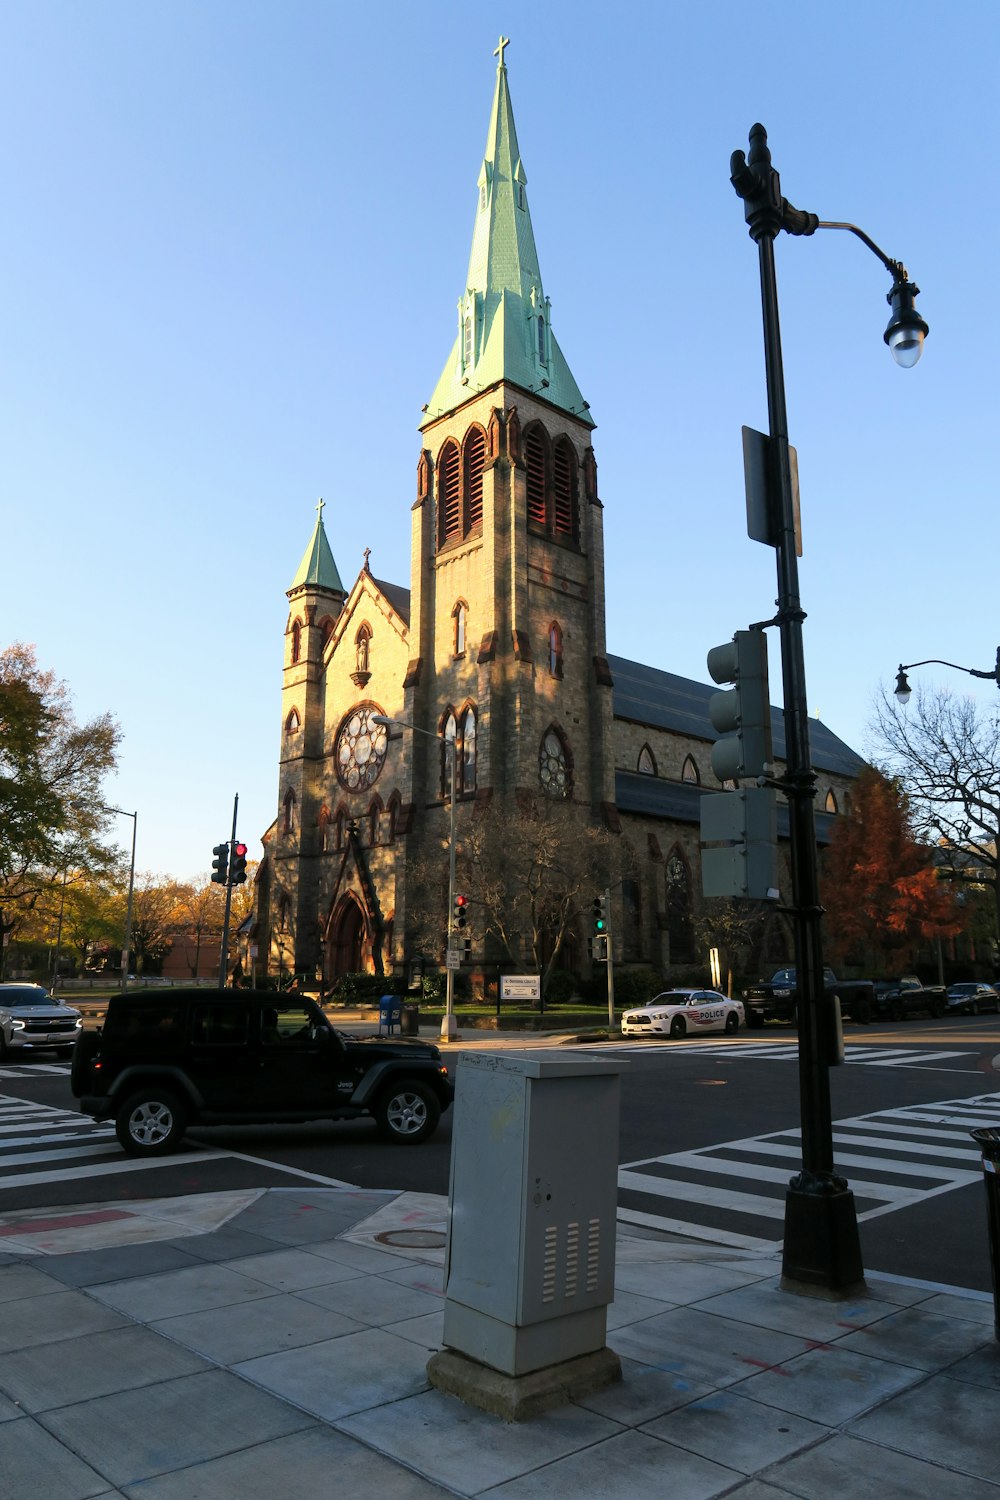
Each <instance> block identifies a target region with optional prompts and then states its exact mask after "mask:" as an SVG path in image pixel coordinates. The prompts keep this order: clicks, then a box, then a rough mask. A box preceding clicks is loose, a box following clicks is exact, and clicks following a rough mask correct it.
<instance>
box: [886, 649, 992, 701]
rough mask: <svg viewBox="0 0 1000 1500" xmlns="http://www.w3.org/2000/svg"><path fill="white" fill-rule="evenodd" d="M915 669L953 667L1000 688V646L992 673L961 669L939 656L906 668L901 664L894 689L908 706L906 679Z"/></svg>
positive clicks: (907, 684) (913, 662)
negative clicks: (982, 678)
mask: <svg viewBox="0 0 1000 1500" xmlns="http://www.w3.org/2000/svg"><path fill="white" fill-rule="evenodd" d="M914 667H951V668H952V669H953V670H954V671H956V672H966V673H968V675H969V676H970V677H984V678H985V679H986V680H987V682H995V683H996V685H997V687H998V688H1000V646H998V647H997V662H996V666H995V667H994V668H993V670H992V672H979V671H977V670H976V668H975V667H960V666H959V665H958V663H957V662H954V661H942V660H941V658H940V657H939V656H929V657H928V658H927V660H926V661H911V662H910V663H909V664H908V665H906V666H904V665H903V663H902V662H900V664H899V671H898V672H897V673H896V686H895V689H894V691H895V694H896V697H897V698H898V699H899V701H900V703H903V704H906V703H909V701H910V684H909V682H908V681H907V679H906V674H907V672H912V671H913V668H914Z"/></svg>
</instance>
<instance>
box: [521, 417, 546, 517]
mask: <svg viewBox="0 0 1000 1500" xmlns="http://www.w3.org/2000/svg"><path fill="white" fill-rule="evenodd" d="M545 459H546V452H545V434H544V432H543V431H542V428H541V427H540V426H539V425H538V423H537V422H536V423H534V424H533V425H532V426H531V427H529V428H528V430H527V432H526V433H525V435H524V466H525V489H526V492H527V497H528V521H529V522H530V524H531V525H532V526H541V527H544V526H545V522H546V519H547V517H546V511H547V506H546V502H545V494H546V490H547V488H548V486H547V484H546V476H545V470H546V467H547V466H546V462H545Z"/></svg>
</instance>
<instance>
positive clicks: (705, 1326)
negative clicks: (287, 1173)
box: [0, 1187, 1000, 1500]
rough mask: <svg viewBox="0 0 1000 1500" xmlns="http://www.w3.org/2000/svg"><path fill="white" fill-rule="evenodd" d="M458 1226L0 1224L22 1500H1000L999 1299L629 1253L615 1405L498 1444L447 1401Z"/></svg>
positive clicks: (279, 1215) (719, 1254)
mask: <svg viewBox="0 0 1000 1500" xmlns="http://www.w3.org/2000/svg"><path fill="white" fill-rule="evenodd" d="M446 1211H447V1204H446V1202H445V1200H444V1199H441V1198H436V1197H423V1196H420V1195H415V1194H407V1193H403V1194H400V1193H392V1192H384V1193H382V1192H367V1191H360V1190H359V1191H354V1190H337V1189H328V1188H314V1187H304V1188H298V1187H297V1188H291V1189H283V1188H282V1189H269V1190H263V1191H251V1192H245V1193H231V1194H209V1195H204V1196H203V1197H191V1198H179V1199H172V1200H159V1201H150V1202H147V1203H129V1204H120V1205H117V1204H108V1203H103V1204H96V1205H92V1206H91V1207H89V1208H81V1207H79V1206H76V1207H74V1208H67V1209H64V1210H59V1209H47V1210H40V1211H38V1212H35V1213H32V1214H19V1215H16V1216H11V1217H10V1218H7V1219H0V1303H2V1304H3V1305H2V1307H0V1497H2V1500H38V1497H42V1500H84V1497H95V1500H96V1497H112V1496H130V1497H136V1500H139V1497H142V1500H274V1496H276V1495H286V1494H287V1495H294V1496H303V1497H307V1496H323V1495H334V1494H336V1495H338V1496H344V1497H349V1500H430V1497H432V1496H444V1495H459V1496H481V1495H490V1496H497V1497H499V1496H503V1497H505V1500H527V1497H534V1496H539V1497H540V1496H545V1497H546V1500H559V1497H561V1496H567V1497H569V1496H571V1497H573V1500H577V1497H579V1496H581V1495H585V1496H591V1495H593V1496H598V1497H601V1500H616V1497H619V1496H620V1497H622V1500H624V1497H628V1500H646V1497H649V1500H653V1497H656V1500H663V1496H664V1495H669V1496H670V1497H671V1500H706V1497H710V1496H716V1495H733V1496H739V1497H741V1500H781V1497H788V1496H789V1495H791V1496H801V1497H808V1500H832V1497H837V1500H841V1497H844V1500H862V1497H872V1496H877V1497H878V1500H904V1497H905V1500H914V1497H916V1500H987V1497H989V1500H1000V1464H998V1459H997V1441H996V1433H997V1411H998V1409H1000V1408H998V1391H1000V1345H998V1344H997V1343H996V1342H995V1340H994V1336H993V1304H992V1299H990V1298H987V1297H984V1296H983V1295H982V1294H981V1293H971V1292H963V1291H960V1290H956V1289H951V1288H935V1287H929V1286H926V1285H918V1284H915V1283H912V1282H905V1281H901V1280H898V1279H892V1278H889V1277H883V1276H877V1275H871V1276H869V1280H868V1287H869V1290H868V1294H867V1295H865V1296H862V1297H859V1298H858V1299H856V1300H854V1301H851V1302H846V1303H831V1302H826V1301H822V1300H816V1299H811V1298H802V1297H797V1296H794V1295H791V1294H789V1293H785V1292H781V1291H780V1290H779V1289H778V1284H777V1276H778V1270H779V1267H778V1265H777V1263H776V1261H775V1260H773V1259H772V1258H770V1257H769V1256H768V1255H767V1254H766V1253H759V1252H749V1251H733V1250H730V1249H724V1248H720V1247H714V1246H706V1245H704V1244H701V1243H694V1242H692V1241H686V1240H682V1239H677V1238H672V1237H669V1236H665V1235H660V1234H648V1233H644V1232H643V1231H641V1230H634V1229H621V1230H620V1233H619V1238H618V1255H617V1276H616V1287H617V1291H616V1300H615V1302H614V1304H613V1306H612V1307H611V1309H610V1318H609V1324H610V1332H609V1343H611V1344H612V1345H613V1347H614V1348H615V1349H616V1350H617V1351H618V1353H619V1354H620V1355H621V1358H622V1363H623V1367H624V1380H623V1382H622V1383H621V1384H620V1385H616V1386H611V1387H609V1388H607V1389H605V1390H604V1391H602V1392H600V1393H599V1394H598V1395H595V1396H592V1397H588V1398H587V1399H586V1400H585V1401H581V1402H578V1403H575V1404H572V1405H569V1406H565V1407H562V1408H561V1409H559V1410H556V1411H552V1412H549V1413H547V1414H545V1415H544V1416H541V1417H538V1418H535V1419H534V1420H532V1421H529V1422H524V1423H520V1424H517V1425H507V1424H505V1423H504V1422H502V1421H500V1420H499V1419H497V1418H495V1417H490V1416H487V1415H485V1414H484V1413H482V1412H479V1411H476V1410H474V1409H472V1408H470V1407H467V1406H465V1405H464V1404H463V1403H462V1402H460V1401H458V1400H456V1399H454V1398H452V1397H450V1396H446V1395H443V1394H442V1393H441V1392H439V1391H436V1390H433V1389H431V1388H430V1387H429V1385H428V1382H427V1379H426V1376H425V1367H426V1363H427V1360H428V1357H429V1355H430V1353H431V1352H432V1351H433V1350H434V1349H436V1348H438V1347H439V1340H440V1336H441V1327H442V1312H441V1307H442V1285H441V1283H442V1267H443V1263H444V1233H445V1227H446Z"/></svg>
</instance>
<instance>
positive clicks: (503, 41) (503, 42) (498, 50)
mask: <svg viewBox="0 0 1000 1500" xmlns="http://www.w3.org/2000/svg"><path fill="white" fill-rule="evenodd" d="M509 46H510V37H509V36H504V34H503V32H502V31H501V33H500V45H499V47H494V49H493V56H494V57H499V59H500V66H501V68H504V67H506V66H507V65H506V63H505V62H504V60H503V49H504V48H505V47H509Z"/></svg>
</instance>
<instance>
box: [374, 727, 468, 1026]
mask: <svg viewBox="0 0 1000 1500" xmlns="http://www.w3.org/2000/svg"><path fill="white" fill-rule="evenodd" d="M372 722H373V723H375V724H384V725H385V727H386V728H387V729H394V728H396V727H397V726H398V727H400V728H402V729H411V730H412V731H413V733H414V734H422V735H425V736H426V738H427V739H429V740H441V741H443V742H444V744H445V746H446V748H447V752H448V781H449V786H450V798H449V807H448V921H447V925H446V928H445V932H446V958H445V962H446V964H447V965H448V967H447V968H446V969H445V980H444V986H445V989H444V994H445V999H444V1015H443V1016H442V1018H441V1036H442V1038H443V1039H444V1040H446V1041H454V1039H455V1037H456V1035H457V1034H458V1027H457V1023H456V1021H455V971H454V969H453V968H452V967H451V957H450V956H451V943H452V935H453V933H454V931H455V788H456V784H457V782H458V762H457V756H456V745H455V736H454V735H447V734H444V735H442V734H433V733H432V732H431V730H429V729H421V728H420V726H419V724H411V723H410V721H409V720H408V719H390V718H389V717H388V716H387V715H386V714H372Z"/></svg>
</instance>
